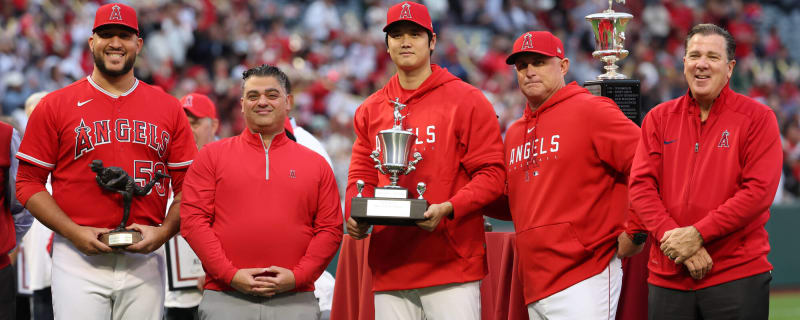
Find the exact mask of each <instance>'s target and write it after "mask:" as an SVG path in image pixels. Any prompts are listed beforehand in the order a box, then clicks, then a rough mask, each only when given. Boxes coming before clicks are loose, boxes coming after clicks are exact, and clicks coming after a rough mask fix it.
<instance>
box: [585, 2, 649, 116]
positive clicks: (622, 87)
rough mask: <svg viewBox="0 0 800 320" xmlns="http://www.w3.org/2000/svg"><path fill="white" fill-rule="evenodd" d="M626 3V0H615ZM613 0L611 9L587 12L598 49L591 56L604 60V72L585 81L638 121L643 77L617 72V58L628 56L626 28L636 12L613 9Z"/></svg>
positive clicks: (588, 86) (587, 85)
mask: <svg viewBox="0 0 800 320" xmlns="http://www.w3.org/2000/svg"><path fill="white" fill-rule="evenodd" d="M616 1H617V2H622V3H625V0H616ZM612 4H613V0H609V1H608V9H607V10H605V11H603V12H601V13H594V14H590V15H588V16H586V21H589V23H590V24H591V26H592V31H593V32H594V40H595V49H597V50H595V51H594V52H592V57H594V58H595V59H598V60H600V61H602V62H603V64H605V66H603V69H605V70H606V72H605V73H603V74H601V75H599V76H597V80H590V81H586V82H585V83H584V84H583V86H584V87H585V88H586V89H588V90H589V92H591V93H592V94H594V95H597V96H604V97H608V98H610V99H611V100H614V102H615V103H616V104H617V106H619V108H620V110H622V113H623V114H625V116H626V117H627V118H628V119H631V121H633V122H634V123H636V124H641V121H642V111H641V104H642V99H641V94H640V90H641V81H639V80H637V79H627V77H626V76H625V75H624V74H621V73H618V72H617V69H619V67H618V66H617V64H616V63H617V61H620V60H622V59H624V58H625V57H627V56H628V50H625V48H624V45H625V28H626V27H627V25H628V22H630V21H631V20H632V19H633V15H631V14H628V13H624V12H615V11H614V10H613V9H611V5H612Z"/></svg>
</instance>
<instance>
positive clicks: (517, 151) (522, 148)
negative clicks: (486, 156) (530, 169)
mask: <svg viewBox="0 0 800 320" xmlns="http://www.w3.org/2000/svg"><path fill="white" fill-rule="evenodd" d="M530 131H533V130H530ZM560 139H561V136H560V135H558V134H554V135H551V136H550V137H549V138H548V137H538V138H536V139H533V140H531V139H529V138H527V137H526V139H525V143H524V144H520V145H518V146H516V147H512V148H511V149H509V150H508V169H509V171H511V170H517V169H519V167H522V168H525V166H524V164H525V162H526V161H527V160H528V159H531V157H533V159H534V160H535V161H536V162H537V163H542V161H547V160H551V159H553V160H556V159H558V150H559V146H560V145H559V140H560ZM537 175H538V172H537V174H535V175H534V176H537Z"/></svg>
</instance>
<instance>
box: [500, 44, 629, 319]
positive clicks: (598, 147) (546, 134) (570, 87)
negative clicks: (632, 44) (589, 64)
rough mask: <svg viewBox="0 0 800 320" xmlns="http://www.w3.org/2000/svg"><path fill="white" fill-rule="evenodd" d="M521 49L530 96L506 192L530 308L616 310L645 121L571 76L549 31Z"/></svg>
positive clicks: (589, 314)
mask: <svg viewBox="0 0 800 320" xmlns="http://www.w3.org/2000/svg"><path fill="white" fill-rule="evenodd" d="M513 50H514V51H513V52H512V53H511V55H509V56H508V58H507V59H506V63H508V64H510V65H514V66H515V68H516V70H517V81H518V83H519V87H520V90H521V91H522V94H523V95H525V97H526V98H527V101H528V103H527V106H526V108H525V113H524V115H523V117H522V118H521V119H519V120H517V121H516V122H514V123H513V124H512V125H511V126H510V127H509V129H508V131H507V133H506V139H505V157H506V158H505V161H506V170H507V176H508V179H507V181H508V186H507V190H506V192H507V194H508V205H509V208H510V210H511V215H512V217H513V220H514V227H515V229H516V232H517V252H518V254H519V261H520V266H519V267H520V271H521V272H522V278H523V283H524V295H525V303H526V304H527V305H528V314H529V316H530V318H531V319H614V316H615V313H616V310H617V299H618V297H619V292H620V286H621V283H622V269H621V262H620V259H619V258H618V257H617V255H616V251H617V238H618V237H622V235H623V231H624V230H625V228H624V223H625V221H626V219H628V212H629V208H628V201H627V185H626V183H627V176H628V173H629V171H630V167H631V162H632V160H633V154H634V151H635V146H636V141H637V140H638V139H639V128H638V127H637V126H636V124H634V123H633V122H632V121H630V120H628V119H627V118H626V117H625V116H624V115H623V114H622V112H621V111H620V110H619V107H617V105H616V104H615V103H614V102H613V101H611V100H610V99H608V98H605V97H599V96H594V95H592V94H591V93H589V91H588V90H586V89H584V88H583V87H581V86H578V85H577V84H576V83H574V82H573V83H570V84H566V83H565V81H564V75H566V74H567V71H568V70H569V59H567V58H565V57H564V46H563V45H562V43H561V40H559V39H558V38H556V37H555V36H554V35H552V34H551V33H549V32H546V31H531V32H527V33H525V34H523V35H522V36H520V37H519V38H518V39H517V40H516V42H515V43H514V49H513ZM625 236H627V235H625Z"/></svg>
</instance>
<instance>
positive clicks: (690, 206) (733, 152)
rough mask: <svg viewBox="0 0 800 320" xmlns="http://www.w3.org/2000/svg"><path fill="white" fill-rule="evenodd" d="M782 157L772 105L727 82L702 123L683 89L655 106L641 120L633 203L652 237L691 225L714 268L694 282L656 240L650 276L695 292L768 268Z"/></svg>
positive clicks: (663, 284)
mask: <svg viewBox="0 0 800 320" xmlns="http://www.w3.org/2000/svg"><path fill="white" fill-rule="evenodd" d="M782 159H783V154H782V151H781V140H780V135H779V132H778V123H777V120H776V119H775V114H774V113H773V112H772V110H770V109H769V107H767V106H764V105H762V104H760V103H758V102H756V101H755V100H753V99H750V98H748V97H745V96H743V95H741V94H738V93H735V92H733V91H732V90H731V89H730V88H728V87H727V86H726V87H725V88H724V89H723V90H722V92H721V93H720V95H719V97H718V98H717V99H716V100H714V104H713V105H712V106H711V111H710V113H709V115H708V119H706V121H705V122H700V108H699V107H698V106H697V103H696V101H695V100H694V99H693V98H692V97H691V96H690V94H689V93H687V94H686V95H684V96H682V97H680V98H677V99H674V100H670V101H667V102H665V103H662V104H660V105H658V106H656V107H655V108H653V110H651V111H650V112H649V113H648V114H647V117H645V119H644V122H643V123H642V139H641V141H640V143H639V147H638V150H637V151H636V158H635V159H634V163H633V169H632V170H631V181H630V195H631V197H630V199H631V202H632V204H633V207H634V209H635V210H636V213H637V214H638V215H639V217H640V218H641V220H642V222H643V223H644V225H645V226H646V227H647V229H648V230H650V232H651V233H652V235H653V236H654V237H655V239H656V240H660V239H661V238H662V237H663V236H664V232H666V231H669V230H671V229H674V228H678V227H684V226H690V225H693V226H694V227H695V228H697V230H698V231H700V235H701V236H702V237H703V241H704V243H703V246H705V248H706V250H708V253H709V254H710V255H711V259H712V260H713V261H714V266H713V267H712V269H711V271H710V272H709V273H708V274H707V275H706V276H705V278H703V279H701V280H694V279H693V278H692V277H690V276H689V273H688V272H687V271H686V269H685V267H684V266H683V265H676V264H675V263H673V262H672V261H671V260H669V258H667V257H666V256H665V255H664V254H663V253H662V252H661V250H659V246H658V245H656V244H655V243H654V245H653V246H652V248H651V250H650V262H649V269H650V277H649V279H648V282H649V283H651V284H653V285H657V286H660V287H666V288H673V289H680V290H696V289H702V288H705V287H710V286H714V285H717V284H720V283H724V282H728V281H733V280H737V279H741V278H744V277H748V276H752V275H755V274H759V273H762V272H766V271H768V270H771V269H772V265H771V264H770V263H769V262H768V261H767V253H768V252H769V241H768V239H767V231H766V230H765V229H764V225H765V224H766V222H767V220H768V219H769V206H770V205H771V204H772V199H773V197H774V196H775V191H776V190H777V188H778V181H779V180H780V174H781V161H782Z"/></svg>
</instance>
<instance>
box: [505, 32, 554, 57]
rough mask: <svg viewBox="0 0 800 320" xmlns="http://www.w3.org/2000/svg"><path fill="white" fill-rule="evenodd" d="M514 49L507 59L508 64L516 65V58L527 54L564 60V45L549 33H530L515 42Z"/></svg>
mask: <svg viewBox="0 0 800 320" xmlns="http://www.w3.org/2000/svg"><path fill="white" fill-rule="evenodd" d="M513 48H514V49H513V51H511V54H510V55H508V57H507V58H506V63H507V64H514V60H515V59H516V57H517V56H518V55H520V54H522V53H526V52H531V53H538V54H543V55H545V56H549V57H558V58H561V59H564V44H563V43H561V40H560V39H558V38H557V37H556V36H554V35H553V34H552V33H550V32H547V31H528V32H526V33H524V34H523V35H521V36H519V38H517V40H516V41H514V47H513Z"/></svg>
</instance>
